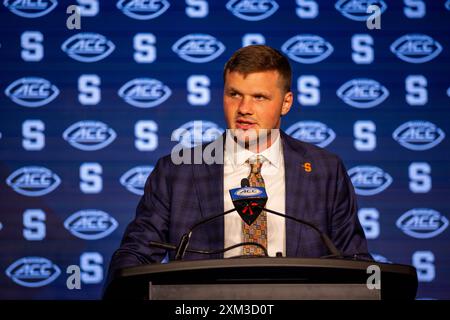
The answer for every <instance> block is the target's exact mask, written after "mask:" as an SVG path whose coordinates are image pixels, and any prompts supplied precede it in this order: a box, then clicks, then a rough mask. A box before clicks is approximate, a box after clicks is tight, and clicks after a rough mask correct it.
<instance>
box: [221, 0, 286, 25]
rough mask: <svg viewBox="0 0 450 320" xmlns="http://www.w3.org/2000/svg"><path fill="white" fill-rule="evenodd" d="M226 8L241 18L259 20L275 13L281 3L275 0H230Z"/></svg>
mask: <svg viewBox="0 0 450 320" xmlns="http://www.w3.org/2000/svg"><path fill="white" fill-rule="evenodd" d="M226 8H227V9H228V10H229V11H230V12H231V13H232V14H234V15H235V16H236V17H238V18H240V19H243V20H247V21H258V20H263V19H266V18H268V17H270V16H271V15H272V14H274V13H275V11H277V10H278V8H279V5H278V3H277V2H276V1H273V0H253V1H248V0H230V1H228V3H227V5H226Z"/></svg>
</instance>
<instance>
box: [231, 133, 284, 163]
mask: <svg viewBox="0 0 450 320" xmlns="http://www.w3.org/2000/svg"><path fill="white" fill-rule="evenodd" d="M225 154H226V157H227V159H228V161H229V163H231V164H232V165H233V167H234V168H237V167H239V166H241V165H243V164H245V162H246V161H247V160H248V159H249V158H250V157H252V156H256V155H260V156H263V157H264V158H265V159H266V160H268V161H269V162H270V164H272V165H273V166H275V168H277V169H279V167H280V165H281V157H282V149H281V137H280V135H278V137H277V138H276V140H275V141H274V142H273V143H272V145H271V146H270V147H269V148H267V149H265V150H264V151H262V152H260V153H254V152H252V151H250V150H248V149H245V148H244V147H243V146H241V145H240V144H239V143H236V142H235V141H234V139H233V135H232V134H231V132H230V131H228V130H227V137H226V139H225Z"/></svg>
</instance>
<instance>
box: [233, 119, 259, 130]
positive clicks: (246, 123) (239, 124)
mask: <svg viewBox="0 0 450 320" xmlns="http://www.w3.org/2000/svg"><path fill="white" fill-rule="evenodd" d="M252 128H256V122H255V121H252V120H248V119H242V118H239V119H237V120H236V129H242V130H248V129H252Z"/></svg>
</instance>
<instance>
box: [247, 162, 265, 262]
mask: <svg viewBox="0 0 450 320" xmlns="http://www.w3.org/2000/svg"><path fill="white" fill-rule="evenodd" d="M263 162H264V158H263V157H261V156H257V157H256V161H254V160H253V161H252V159H251V158H250V159H249V160H247V163H249V164H250V174H249V176H248V180H249V182H250V186H251V187H264V186H265V184H264V179H263V177H262V176H261V167H262V164H263ZM242 233H243V235H244V237H243V238H244V240H243V241H244V242H257V243H259V244H261V245H263V246H264V247H265V248H266V249H267V213H266V212H265V211H262V212H261V213H260V215H259V216H258V218H257V219H256V220H255V221H254V222H253V223H252V224H251V225H250V226H249V225H247V224H246V223H245V222H242ZM243 255H264V252H263V250H262V249H261V248H259V247H256V246H250V245H246V246H243Z"/></svg>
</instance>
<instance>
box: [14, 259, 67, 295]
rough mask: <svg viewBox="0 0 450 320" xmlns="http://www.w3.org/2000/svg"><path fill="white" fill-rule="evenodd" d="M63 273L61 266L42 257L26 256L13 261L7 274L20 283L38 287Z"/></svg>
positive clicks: (25, 285)
mask: <svg viewBox="0 0 450 320" xmlns="http://www.w3.org/2000/svg"><path fill="white" fill-rule="evenodd" d="M60 274H61V270H60V269H59V267H58V266H57V265H56V264H54V263H53V262H51V261H50V260H48V259H46V258H42V257H25V258H22V259H19V260H17V261H16V262H14V263H12V264H11V265H10V266H9V267H8V268H7V269H6V275H7V276H8V277H9V278H11V280H12V281H14V282H15V283H17V284H18V285H21V286H24V287H29V288H37V287H43V286H45V285H47V284H49V283H51V282H52V281H54V280H55V279H56V278H58V276H59V275H60Z"/></svg>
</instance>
